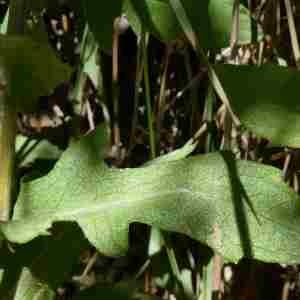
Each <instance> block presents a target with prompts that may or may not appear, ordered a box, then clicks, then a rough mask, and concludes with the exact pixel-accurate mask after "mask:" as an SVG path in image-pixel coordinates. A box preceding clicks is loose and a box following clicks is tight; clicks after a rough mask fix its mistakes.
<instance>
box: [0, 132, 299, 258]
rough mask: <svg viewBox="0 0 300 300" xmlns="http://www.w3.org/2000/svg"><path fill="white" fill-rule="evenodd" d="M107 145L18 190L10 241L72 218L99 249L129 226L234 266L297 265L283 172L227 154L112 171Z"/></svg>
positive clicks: (81, 150)
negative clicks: (174, 237) (202, 248)
mask: <svg viewBox="0 0 300 300" xmlns="http://www.w3.org/2000/svg"><path fill="white" fill-rule="evenodd" d="M105 140H106V138H105V132H104V131H103V128H101V127H100V128H98V130H97V131H96V133H94V134H93V135H91V136H88V137H84V138H82V139H81V140H80V141H78V142H75V143H73V144H72V145H71V146H70V148H69V149H68V150H66V151H65V152H64V153H63V155H62V157H61V159H60V160H59V161H58V163H57V164H56V166H55V168H54V169H53V170H52V171H51V172H50V173H49V175H47V176H45V177H43V178H40V179H37V180H34V181H31V182H28V183H23V184H22V187H21V192H20V196H19V199H18V201H17V205H16V207H15V213H14V218H13V221H11V222H8V223H6V224H1V229H2V231H3V232H4V234H5V235H6V237H7V238H8V239H9V240H11V241H14V242H18V243H25V242H28V241H29V240H31V239H33V238H34V237H36V236H37V235H40V234H48V233H49V232H48V231H47V230H48V229H49V228H50V227H51V226H52V224H53V223H55V222H58V221H76V222H77V223H78V224H79V226H80V227H81V229H82V230H83V232H84V234H85V236H86V237H87V238H88V239H89V241H90V242H91V243H92V244H94V245H95V247H97V249H99V250H100V251H101V252H103V253H105V254H107V255H121V254H124V253H125V252H126V250H127V247H128V227H129V224H130V223H132V222H141V223H145V224H149V225H153V226H157V227H159V228H162V229H164V230H167V231H174V232H180V233H184V234H186V235H188V236H190V237H192V238H194V239H196V240H199V241H201V242H203V243H205V244H207V245H209V246H210V247H212V248H213V249H214V250H215V251H217V252H219V253H221V254H222V255H223V256H224V257H225V258H227V259H229V260H231V261H235V260H238V259H239V258H241V257H242V256H243V255H246V256H249V257H255V258H257V259H260V260H264V261H271V262H281V263H296V262H297V263H298V262H300V254H299V251H298V249H299V246H300V234H299V228H300V226H299V225H300V218H299V197H298V195H297V194H296V193H295V192H293V191H292V190H291V189H290V188H289V187H288V186H287V185H286V184H285V183H284V182H283V181H282V180H281V174H280V170H278V169H275V168H273V167H270V166H264V165H261V164H257V163H254V162H248V161H235V160H234V159H233V155H231V154H230V153H227V152H225V153H213V154H208V155H202V156H195V157H192V158H187V159H182V160H178V161H171V162H165V163H161V164H153V165H152V166H148V167H142V168H137V169H125V170H124V169H123V170H118V169H110V168H108V167H107V166H106V165H105V164H104V163H103V161H102V160H101V156H102V157H103V151H104V149H103V146H104V145H105V144H106V142H105ZM101 145H102V146H101ZM101 149H102V150H101Z"/></svg>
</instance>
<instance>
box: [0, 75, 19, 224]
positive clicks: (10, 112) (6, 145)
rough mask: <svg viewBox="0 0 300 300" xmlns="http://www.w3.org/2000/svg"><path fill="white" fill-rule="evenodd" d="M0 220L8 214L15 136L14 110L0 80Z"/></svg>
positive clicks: (12, 181)
mask: <svg viewBox="0 0 300 300" xmlns="http://www.w3.org/2000/svg"><path fill="white" fill-rule="evenodd" d="M0 85H1V91H0V165H1V168H0V221H7V220H8V219H9V215H10V208H11V195H12V188H13V183H14V179H13V177H14V155H15V137H16V124H17V123H16V112H15V111H14V108H13V107H11V105H10V103H9V99H8V95H7V88H8V87H7V86H3V84H2V83H1V81H0Z"/></svg>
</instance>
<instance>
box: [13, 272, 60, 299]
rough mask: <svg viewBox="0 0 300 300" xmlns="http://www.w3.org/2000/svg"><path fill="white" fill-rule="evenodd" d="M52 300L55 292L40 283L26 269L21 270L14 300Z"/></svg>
mask: <svg viewBox="0 0 300 300" xmlns="http://www.w3.org/2000/svg"><path fill="white" fill-rule="evenodd" d="M32 299H36V300H54V299H55V292H54V291H53V290H51V289H50V288H49V286H48V285H46V284H43V283H41V282H40V281H39V280H38V279H37V278H35V277H34V275H33V274H32V273H31V272H30V270H29V269H28V268H23V270H22V273H21V276H20V279H19V282H18V287H17V290H16V294H15V296H14V300H32Z"/></svg>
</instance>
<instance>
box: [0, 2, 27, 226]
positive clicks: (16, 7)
mask: <svg viewBox="0 0 300 300" xmlns="http://www.w3.org/2000/svg"><path fill="white" fill-rule="evenodd" d="M25 5H26V2H25V0H11V1H10V8H9V9H10V15H9V20H8V28H7V33H8V34H23V31H24V20H25V18H24V10H25ZM0 58H1V61H0V166H1V168H0V221H7V220H8V219H9V216H10V209H11V203H12V199H11V198H12V190H13V186H14V166H15V138H16V131H17V122H16V121H17V113H16V111H15V105H14V99H11V98H10V97H9V88H10V85H9V79H10V76H9V71H8V69H7V68H6V64H5V61H4V60H3V59H2V57H0Z"/></svg>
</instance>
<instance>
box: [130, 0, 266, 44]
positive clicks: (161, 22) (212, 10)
mask: <svg viewBox="0 0 300 300" xmlns="http://www.w3.org/2000/svg"><path fill="white" fill-rule="evenodd" d="M233 2H234V0H202V1H195V0H184V1H182V5H183V6H184V8H185V10H186V13H187V15H188V17H189V18H190V22H191V24H192V25H193V28H194V30H195V32H196V33H197V35H198V38H199V40H200V44H201V46H202V47H204V48H206V49H208V48H222V47H228V45H229V40H230V32H231V24H232V8H233ZM131 3H132V6H128V5H127V7H128V10H125V13H126V14H127V15H128V18H129V20H130V21H131V23H132V25H133V27H134V29H136V30H137V32H139V28H140V26H136V24H137V22H136V15H138V16H139V18H140V20H141V23H142V24H143V25H144V26H146V30H147V31H150V32H151V33H152V34H154V35H156V36H157V37H158V38H160V39H162V40H163V41H166V42H168V41H172V40H174V39H175V38H177V37H180V36H183V33H182V31H181V29H180V26H179V24H178V22H177V19H176V16H175V14H174V12H173V10H172V9H171V7H170V5H169V1H168V0H131ZM132 7H133V9H132ZM240 7H241V8H240V26H239V28H240V32H239V43H240V44H244V43H249V42H250V41H251V20H250V16H249V11H248V10H247V9H246V8H245V7H244V6H242V5H241V6H240ZM260 36H261V32H260Z"/></svg>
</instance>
